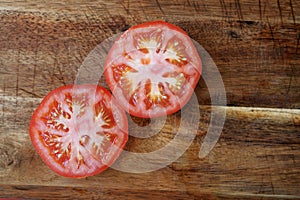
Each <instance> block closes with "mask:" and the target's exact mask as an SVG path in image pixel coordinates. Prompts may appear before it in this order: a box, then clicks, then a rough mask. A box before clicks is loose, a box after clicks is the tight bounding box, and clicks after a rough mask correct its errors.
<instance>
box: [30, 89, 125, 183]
mask: <svg viewBox="0 0 300 200" xmlns="http://www.w3.org/2000/svg"><path fill="white" fill-rule="evenodd" d="M127 123H128V122H127V117H126V114H125V112H124V110H122V109H121V108H120V107H119V106H118V105H117V104H116V102H115V100H114V98H113V97H112V95H111V94H110V93H109V92H108V91H107V90H106V89H104V88H102V87H100V86H96V85H95V86H94V85H69V86H63V87H60V88H57V89H55V90H53V91H52V92H50V93H49V94H48V95H47V96H46V97H45V98H44V99H43V101H42V102H41V104H40V105H39V106H38V108H37V109H36V111H35V112H34V114H33V116H32V118H31V121H30V128H29V132H30V137H31V140H32V143H33V145H34V147H35V148H36V150H37V152H38V153H39V155H40V156H41V158H42V160H43V161H44V162H45V163H46V164H47V165H48V166H49V167H50V168H51V169H52V170H53V171H54V172H56V173H58V174H60V175H62V176H66V177H77V178H79V177H86V176H92V175H95V174H98V173H100V172H101V171H103V170H105V169H106V168H107V167H108V166H110V165H111V164H112V163H113V162H114V161H115V160H116V158H117V157H118V156H119V154H120V153H121V151H122V149H123V147H124V145H125V143H126V142H127V139H128V124H127Z"/></svg>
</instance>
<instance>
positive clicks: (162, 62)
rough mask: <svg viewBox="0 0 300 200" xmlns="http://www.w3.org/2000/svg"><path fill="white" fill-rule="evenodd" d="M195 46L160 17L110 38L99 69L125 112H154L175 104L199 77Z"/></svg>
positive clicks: (140, 114) (189, 92)
mask: <svg viewBox="0 0 300 200" xmlns="http://www.w3.org/2000/svg"><path fill="white" fill-rule="evenodd" d="M201 70H202V64H201V60H200V57H199V55H198V53H197V50H196V48H195V46H194V44H193V42H192V40H191V39H190V37H189V36H188V35H187V33H186V32H184V31H183V30H182V29H180V28H179V27H177V26H175V25H172V24H169V23H167V22H163V21H155V22H148V23H144V24H140V25H137V26H134V27H132V28H130V29H128V30H127V31H126V32H124V33H123V34H122V35H121V36H120V37H119V38H118V39H117V40H116V41H115V43H114V44H113V46H112V48H111V49H110V51H109V53H108V56H107V59H106V62H105V65H104V74H105V78H106V81H107V83H108V85H109V87H110V89H111V90H112V93H113V94H114V96H115V97H116V99H117V100H118V101H119V103H120V105H121V106H122V107H123V108H124V109H125V110H126V111H128V112H129V113H130V114H131V115H134V116H137V117H143V118H150V117H159V116H164V115H168V114H172V113H174V112H176V111H178V110H180V109H181V108H182V107H183V106H184V105H185V104H186V103H187V102H188V100H189V99H190V97H191V95H192V93H193V91H194V88H195V87H196V84H197V82H198V81H199V79H200V75H201Z"/></svg>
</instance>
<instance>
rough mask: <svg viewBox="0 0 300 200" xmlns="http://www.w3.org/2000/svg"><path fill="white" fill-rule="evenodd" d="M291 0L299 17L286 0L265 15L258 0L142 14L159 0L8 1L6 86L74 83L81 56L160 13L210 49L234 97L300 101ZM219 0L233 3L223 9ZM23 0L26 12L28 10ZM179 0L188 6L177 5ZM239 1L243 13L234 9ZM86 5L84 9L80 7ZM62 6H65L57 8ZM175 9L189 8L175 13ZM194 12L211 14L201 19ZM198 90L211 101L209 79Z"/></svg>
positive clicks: (0, 46)
mask: <svg viewBox="0 0 300 200" xmlns="http://www.w3.org/2000/svg"><path fill="white" fill-rule="evenodd" d="M237 2H238V1H237ZM291 2H292V3H293V4H292V5H293V9H294V11H293V12H294V15H295V17H294V18H295V22H294V21H293V17H292V15H291V11H290V9H291V8H290V7H289V6H290V5H289V4H287V3H286V2H285V3H283V2H281V4H280V9H281V12H279V11H278V9H275V8H274V5H273V4H271V3H270V4H268V3H266V2H264V3H262V4H263V5H261V7H262V8H261V9H263V11H261V12H262V14H261V15H262V16H261V17H260V15H258V13H259V14H260V11H259V10H258V8H259V7H258V5H255V6H254V5H252V4H251V3H249V2H240V3H239V5H235V4H236V3H232V4H227V3H222V1H220V2H219V1H218V4H216V2H214V3H207V5H206V4H205V3H204V2H202V3H203V5H201V6H200V5H198V7H199V9H200V8H203V9H204V10H202V11H201V9H200V10H197V11H195V8H197V4H196V2H189V3H188V2H185V1H178V4H174V5H171V4H169V3H168V4H167V3H166V2H161V3H160V6H161V10H165V11H164V14H163V13H159V12H161V11H158V12H156V10H155V9H153V10H150V9H145V13H146V15H145V14H143V15H142V13H140V12H141V9H139V10H140V11H139V12H133V11H136V10H137V8H140V6H142V7H146V8H148V7H149V8H152V7H153V8H156V9H158V7H157V5H153V2H152V3H151V2H148V3H141V2H134V1H133V2H130V4H129V8H128V9H129V10H128V9H127V8H126V5H127V3H126V2H123V3H120V4H118V6H116V4H110V3H102V4H97V3H96V2H91V3H88V4H87V5H85V4H84V3H78V4H74V5H73V4H71V5H72V6H74V7H72V6H70V7H69V6H67V7H64V6H63V5H61V4H59V3H57V2H55V1H54V3H49V4H50V5H47V4H41V5H38V4H36V3H32V4H29V3H28V4H26V5H23V4H22V3H21V4H20V5H19V6H18V5H14V4H11V5H10V3H4V4H3V6H4V7H5V8H11V9H9V10H7V11H5V10H2V11H1V14H0V16H1V20H0V23H1V27H2V28H1V31H0V35H1V38H0V52H1V57H0V63H1V68H0V70H1V71H0V72H1V73H2V76H1V88H2V90H3V91H5V92H6V94H9V95H12V94H15V95H18V96H19V95H20V96H24V97H32V96H39V97H41V96H44V95H45V94H46V93H47V92H48V91H49V90H51V89H53V88H55V87H58V86H60V85H64V84H70V83H73V82H74V79H75V77H76V74H77V72H78V68H79V66H80V65H81V63H82V61H83V60H84V58H85V57H86V56H87V55H88V53H89V52H90V51H91V50H93V49H94V48H95V46H96V45H98V44H100V43H101V42H102V41H103V40H105V39H106V38H108V37H109V36H112V35H113V34H116V33H120V32H121V31H122V30H125V29H127V28H128V27H130V26H131V25H134V24H138V23H142V22H144V21H147V20H152V19H155V17H156V18H157V19H166V20H167V21H169V22H171V23H174V24H176V25H178V26H180V27H182V28H183V29H185V30H186V31H187V32H188V33H189V35H190V36H191V37H192V38H193V39H195V40H196V41H197V42H199V43H200V44H201V45H202V46H203V47H204V48H205V49H206V50H207V51H208V52H209V53H210V55H211V57H212V58H213V60H214V61H215V63H216V65H217V67H218V70H219V71H220V73H221V75H222V78H223V81H224V84H225V89H226V92H227V100H228V104H230V105H236V106H254V107H281V108H299V107H300V105H299V99H300V93H299V92H298V91H299V90H300V79H299V77H300V76H299V75H300V68H299V64H300V59H299V58H300V56H299V53H300V51H299V50H298V48H299V38H300V37H299V31H300V26H299V23H297V22H298V21H297V20H298V18H297V15H296V14H297V13H298V12H299V10H300V6H299V4H298V3H296V2H293V1H291ZM219 3H221V5H222V6H223V7H226V9H228V10H227V11H226V12H225V11H224V10H223V11H222V10H220V8H221V7H220V5H219ZM198 4H200V3H198ZM204 4H205V5H204ZM251 5H252V7H251ZM14 6H15V7H16V9H13V7H14ZM22 6H24V10H26V12H25V11H21V10H22V9H21V7H22ZM47 6H49V10H48V11H47V9H46V8H48V7H47ZM138 6H139V7H138ZM151 6H152V7H151ZM180 6H183V7H184V9H182V10H180V9H178V8H179V7H180ZM236 6H238V8H239V7H240V8H241V10H242V11H243V14H241V13H240V12H242V11H238V12H237V11H236V10H235V9H236ZM71 7H72V8H71ZM79 7H80V8H82V9H80V10H78V9H77V8H79ZM275 7H276V4H275ZM216 8H218V9H216ZM250 8H251V9H250ZM59 9H62V10H64V11H65V12H61V13H59V14H56V13H55V11H57V10H59ZM205 9H206V10H205ZM213 9H215V11H214V12H212V13H210V12H209V11H212V10H213ZM223 9H225V8H223ZM175 10H176V11H180V12H182V14H180V15H179V13H178V16H177V15H175V13H172V12H173V11H175ZM230 10H231V11H230ZM234 10H235V12H237V14H238V15H237V16H236V15H234V14H233V13H235V12H233V11H234ZM274 10H275V11H274ZM50 11H51V12H50ZM128 12H129V13H130V14H128ZM195 12H196V13H197V12H200V14H202V13H206V15H208V13H210V14H209V16H207V17H203V18H202V17H200V14H199V15H195ZM224 12H225V14H226V13H227V15H228V16H224ZM239 13H240V14H239ZM251 13H256V15H254V16H256V17H257V16H259V18H255V17H252V15H251ZM279 13H281V15H280V16H279V15H278V14H279ZM192 14H193V15H192ZM146 16H147V17H146ZM148 16H149V17H148ZM165 16H166V17H165ZM241 16H243V18H241ZM208 17H210V18H208ZM251 17H252V18H251ZM291 18H292V20H291ZM207 68H209V66H207ZM20 75H22V76H20ZM5 80H7V81H5ZM102 84H104V82H103V81H102ZM196 93H197V96H198V98H199V101H200V103H201V104H209V103H210V97H209V93H208V89H207V88H206V85H205V82H204V81H203V80H202V81H200V83H199V85H198V87H197V88H196Z"/></svg>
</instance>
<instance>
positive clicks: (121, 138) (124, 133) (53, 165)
mask: <svg viewBox="0 0 300 200" xmlns="http://www.w3.org/2000/svg"><path fill="white" fill-rule="evenodd" d="M80 90H87V91H89V92H90V91H93V92H95V96H97V97H98V96H99V95H100V94H103V95H105V96H106V97H107V99H110V100H111V102H109V104H108V105H113V106H114V108H113V110H114V111H115V113H114V118H117V120H116V121H117V122H118V124H116V126H117V127H118V128H117V130H120V132H119V133H116V134H115V135H117V134H119V135H118V143H117V144H115V143H114V144H115V145H116V146H117V148H114V150H115V149H116V150H115V151H114V152H113V155H111V156H110V158H111V159H110V160H108V161H107V162H105V164H104V163H102V164H99V163H97V161H94V163H97V166H92V167H93V169H92V170H90V171H85V170H81V171H80V172H78V173H77V172H76V169H75V173H74V167H72V166H68V164H66V166H63V165H62V163H59V162H58V161H57V159H54V158H53V157H54V156H53V153H52V152H51V150H50V149H49V147H48V146H47V145H45V142H44V141H42V140H41V138H42V137H41V134H40V132H41V130H42V128H41V127H42V126H44V125H43V123H44V122H43V119H44V118H46V117H45V113H50V112H51V111H49V109H48V108H49V105H52V104H51V103H49V102H51V101H53V100H54V99H55V98H57V97H59V96H60V95H61V94H64V93H66V92H69V93H71V94H73V93H74V94H76V92H77V91H80ZM89 97H91V98H93V96H89ZM99 98H101V97H99ZM92 106H94V105H92ZM79 127H81V125H80V124H79ZM60 131H61V130H60ZM29 134H30V138H31V141H32V144H33V146H34V147H35V149H36V151H37V152H38V154H39V155H40V157H41V158H42V160H43V161H44V163H46V165H47V166H48V167H49V168H50V169H51V170H52V171H54V172H55V173H57V174H59V175H61V176H64V177H70V178H84V177H88V176H93V175H96V174H99V173H101V172H102V171H104V170H105V169H107V168H108V167H109V166H110V165H112V164H113V162H114V161H115V160H116V159H117V158H118V156H119V155H120V154H121V152H122V150H123V148H124V146H125V145H126V142H127V140H128V122H127V116H126V114H125V112H124V111H123V110H122V109H121V108H120V107H119V106H118V104H117V103H116V101H115V99H114V98H113V96H112V95H111V94H110V93H109V92H108V91H107V90H106V89H105V88H102V87H100V86H96V85H67V86H62V87H59V88H56V89H54V90H53V91H51V92H50V93H49V94H48V95H47V96H46V97H45V98H44V99H43V100H42V101H41V103H40V104H39V106H38V107H37V109H36V110H35V112H34V113H33V115H32V117H31V120H30V123H29ZM70 134H74V132H72V133H70ZM71 137H73V136H71ZM88 137H92V136H91V135H88ZM73 139H74V138H73ZM112 143H113V142H112ZM109 144H110V143H109ZM78 146H79V145H78ZM47 148H48V149H47ZM88 152H91V151H88ZM108 155H109V154H108ZM91 158H92V157H91V156H90V157H89V159H86V160H85V162H90V160H91ZM98 159H100V158H98ZM70 163H71V162H70ZM67 168H70V169H67ZM71 168H73V169H72V170H71ZM78 169H79V168H78Z"/></svg>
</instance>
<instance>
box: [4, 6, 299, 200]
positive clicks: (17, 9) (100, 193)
mask: <svg viewBox="0 0 300 200" xmlns="http://www.w3.org/2000/svg"><path fill="white" fill-rule="evenodd" d="M157 19H163V20H165V21H168V22H171V23H173V24H175V25H178V26H180V27H181V28H183V29H184V30H186V31H187V33H188V34H189V35H190V36H191V38H192V39H194V40H195V41H197V42H198V43H200V44H201V45H202V46H203V47H204V48H205V49H206V50H207V51H208V53H209V54H210V55H211V57H212V59H213V60H214V62H215V63H216V66H217V67H218V70H219V72H220V74H221V76H222V79H223V82H224V85H225V90H226V93H227V103H228V105H227V106H219V105H215V106H213V107H212V106H211V99H210V96H209V92H208V88H207V86H206V83H205V81H204V80H203V79H201V80H200V82H199V84H198V85H197V87H196V89H195V92H196V95H197V98H198V101H199V109H200V113H201V115H200V120H199V123H198V125H199V127H198V130H197V136H196V137H195V139H194V140H193V143H192V144H191V146H190V147H189V148H188V150H187V151H186V152H185V153H184V154H183V155H182V156H181V157H180V158H179V159H178V160H176V161H174V162H173V163H172V164H169V165H168V166H166V167H165V168H162V169H160V170H158V171H154V172H149V173H142V174H134V173H124V172H120V171H117V170H114V169H108V170H106V171H105V172H104V173H101V174H99V175H97V176H94V177H89V178H85V179H67V178H63V177H60V176H58V175H56V174H54V173H53V172H52V171H51V170H49V169H48V168H47V167H46V166H45V164H44V163H43V162H42V161H41V159H40V158H39V156H38V155H37V153H36V152H35V150H34V148H33V146H32V145H31V142H30V139H29V135H28V131H27V130H28V123H29V120H30V117H31V115H32V113H33V111H34V109H35V108H36V107H37V105H38V103H39V102H40V101H41V98H42V97H44V96H45V95H46V94H47V93H48V92H49V91H51V90H52V89H54V88H56V87H58V86H61V85H65V84H71V83H73V82H74V81H75V79H76V76H77V74H78V70H79V69H80V65H81V64H82V62H83V61H84V59H85V58H86V56H87V55H88V54H89V53H90V52H91V51H92V50H93V49H94V48H95V47H96V46H97V45H98V44H100V43H101V42H103V41H105V40H106V39H107V38H109V37H111V36H113V35H115V34H118V33H121V32H122V31H124V30H126V29H128V28H129V27H130V26H132V25H135V24H139V23H142V22H145V21H151V20H157ZM0 27H1V28H0V102H1V104H0V197H1V198H6V197H16V198H27V199H69V198H72V199H86V198H91V199H99V198H103V199H148V198H149V199H153V198H154V199H156V198H157V199H236V198H238V199H299V198H300V193H299V185H300V151H299V148H300V111H299V108H300V92H299V91H300V50H299V46H300V42H299V41H300V1H297V0H276V1H275V0H271V1H269V0H259V1H249V0H235V1H233V0H230V1H224V0H211V1H204V0H201V1H196V0H176V1H172V3H171V2H170V1H167V0H156V1H154V0H151V1H139V0H114V1H109V2H108V1H102V0H99V1H96V0H92V1H73V0H72V1H65V0H63V1H58V0H54V1H50V2H45V1H41V0H37V1H36V0H27V1H17V2H13V1H4V2H0ZM206 69H207V70H209V66H206ZM100 84H101V85H104V86H105V82H104V80H103V78H102V79H100ZM212 108H214V109H216V110H217V111H218V112H219V113H222V112H224V111H226V114H227V115H226V121H225V124H224V128H223V131H222V135H221V137H220V139H219V141H218V143H217V145H216V146H215V148H214V149H213V151H212V152H210V154H209V155H208V156H207V157H205V158H204V159H199V157H198V153H199V149H200V146H201V144H202V143H203V139H204V137H205V136H206V134H207V130H208V126H209V123H210V122H211V119H210V118H211V109H212ZM180 120H185V123H186V124H187V125H186V129H187V130H190V129H191V127H192V126H193V125H194V124H190V126H189V123H191V122H189V121H188V119H181V113H180V112H178V113H176V114H174V115H172V116H169V117H168V118H167V121H166V123H163V122H161V121H159V120H157V121H147V120H142V119H139V118H132V122H131V126H130V131H131V133H132V134H133V135H137V134H139V132H141V131H140V129H141V128H142V127H147V125H149V123H150V124H151V123H152V124H153V125H154V126H151V128H149V132H151V131H153V132H155V131H158V132H159V134H156V135H154V136H153V137H151V138H147V139H141V138H136V137H133V136H131V137H130V140H129V142H128V144H127V146H126V150H128V151H133V152H150V151H154V150H156V149H159V148H161V147H163V146H164V145H165V144H167V143H168V142H169V141H170V140H172V138H173V137H174V136H175V134H176V131H177V130H178V126H179V125H180V123H179V121H180ZM134 124H136V126H133V125H134ZM161 125H162V128H160V126H161ZM143 130H144V129H143ZM120 159H126V157H121V158H120ZM124 163H126V160H125V161H124Z"/></svg>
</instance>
